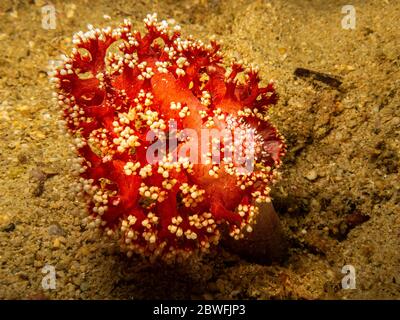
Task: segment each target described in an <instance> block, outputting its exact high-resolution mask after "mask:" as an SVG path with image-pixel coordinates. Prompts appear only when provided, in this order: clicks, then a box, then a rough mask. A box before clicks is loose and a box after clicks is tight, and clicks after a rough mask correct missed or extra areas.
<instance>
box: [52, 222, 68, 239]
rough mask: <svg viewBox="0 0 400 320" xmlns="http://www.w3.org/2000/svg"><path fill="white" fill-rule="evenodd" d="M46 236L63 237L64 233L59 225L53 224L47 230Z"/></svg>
mask: <svg viewBox="0 0 400 320" xmlns="http://www.w3.org/2000/svg"><path fill="white" fill-rule="evenodd" d="M48 234H49V235H51V236H63V237H64V236H65V235H66V232H65V231H64V229H63V228H61V227H60V225H59V224H58V223H54V224H52V225H50V227H49V229H48Z"/></svg>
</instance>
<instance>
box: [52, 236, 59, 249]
mask: <svg viewBox="0 0 400 320" xmlns="http://www.w3.org/2000/svg"><path fill="white" fill-rule="evenodd" d="M60 246H61V241H60V239H59V238H55V239H54V240H53V248H54V249H58V248H60Z"/></svg>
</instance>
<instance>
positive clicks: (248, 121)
mask: <svg viewBox="0 0 400 320" xmlns="http://www.w3.org/2000/svg"><path fill="white" fill-rule="evenodd" d="M144 21H145V25H146V28H147V32H146V33H145V34H144V35H143V34H141V33H140V32H138V31H132V30H131V24H130V22H129V21H124V23H123V24H122V25H121V26H120V27H118V28H114V29H112V28H104V29H95V28H93V27H92V26H89V31H88V32H86V33H83V32H78V33H77V34H75V36H74V38H73V43H74V45H75V47H74V48H73V49H72V53H71V55H70V56H69V57H66V56H64V57H63V61H62V63H61V65H60V66H58V67H57V68H56V69H55V71H54V72H53V74H52V81H53V82H54V84H55V86H56V88H57V91H58V101H59V104H60V105H61V106H62V107H63V116H64V120H65V123H66V126H67V127H68V129H69V131H70V132H71V134H72V135H73V136H74V141H75V146H76V151H77V153H78V154H79V158H78V160H77V161H76V162H75V164H76V170H77V171H78V172H79V176H80V178H79V179H80V182H79V183H80V188H81V190H82V191H83V192H84V193H85V194H86V196H87V197H88V199H89V208H88V210H89V213H90V214H89V217H88V218H87V220H88V224H89V226H90V227H100V228H101V229H103V230H104V231H105V232H106V233H107V234H108V235H110V236H112V235H114V236H116V237H118V238H120V240H121V248H122V249H123V251H125V252H126V253H127V255H128V256H131V255H132V254H133V253H138V254H141V255H143V256H147V257H150V258H155V257H158V256H160V257H162V258H163V259H165V260H169V259H171V258H174V257H176V256H177V255H180V256H183V257H185V256H188V255H189V254H190V253H192V252H195V251H199V250H200V251H203V252H204V251H208V249H209V248H210V246H211V245H215V244H217V243H218V242H219V240H220V238H221V234H222V233H223V231H222V230H223V229H224V226H227V229H228V231H229V234H230V236H232V237H234V238H235V239H240V238H242V237H243V234H244V233H245V232H251V231H252V225H253V224H254V223H255V222H256V218H257V214H258V207H257V203H261V202H269V201H270V198H269V191H270V188H269V186H270V185H271V184H272V183H273V182H274V181H275V180H276V179H277V177H278V176H279V172H278V171H277V168H278V167H279V166H280V164H281V157H282V156H283V155H284V153H285V148H286V147H285V144H284V142H283V137H282V136H281V135H280V134H279V133H278V132H277V130H276V129H275V127H274V126H273V125H272V124H271V123H270V122H269V118H268V115H267V110H268V107H269V106H270V105H273V104H275V103H276V101H277V95H276V93H275V90H274V88H273V84H272V83H270V84H268V85H267V86H266V87H261V86H259V81H260V79H259V76H258V71H257V70H256V69H255V68H245V67H244V66H242V65H241V64H240V63H236V62H233V63H232V64H231V65H230V66H229V67H227V68H225V67H224V65H223V60H222V56H221V53H220V52H219V45H218V44H217V43H216V42H213V41H212V42H211V43H210V44H209V45H205V44H204V43H203V42H201V41H197V40H194V39H193V38H192V37H191V36H190V37H189V38H187V39H184V38H182V37H181V34H180V32H179V31H180V27H179V26H177V25H175V26H174V27H172V26H170V23H168V22H166V21H161V22H158V21H157V18H156V15H148V16H147V18H146V19H145V20H144ZM113 48H114V50H112V49H113ZM239 79H241V80H239ZM171 123H172V124H173V125H172V126H171ZM171 128H172V129H173V130H175V131H174V134H175V133H176V136H177V137H178V139H177V142H176V143H175V145H174V144H173V143H172V139H171V136H173V133H172V132H171ZM186 129H190V130H191V132H192V133H195V135H196V134H198V135H199V136H201V134H202V133H203V132H205V130H204V129H209V130H212V129H214V132H215V130H216V131H217V132H218V131H223V129H225V130H224V132H225V133H227V132H228V133H230V132H231V133H232V135H231V136H230V138H231V139H228V138H226V139H225V138H224V139H220V140H219V141H218V142H217V144H216V146H217V147H216V148H215V144H213V143H214V142H215V141H214V140H211V142H210V141H209V140H206V141H207V143H206V147H205V149H202V148H201V147H200V146H199V145H198V144H197V143H195V142H196V139H195V137H193V136H187V135H186V136H185V135H184V134H183V135H182V134H181V135H180V133H178V132H180V130H181V131H182V130H183V131H185V130H186ZM236 129H242V131H238V132H239V133H240V132H241V133H243V132H245V133H247V134H249V135H251V136H252V137H253V138H254V139H253V140H254V141H253V142H254V143H253V144H252V143H251V141H250V142H246V138H248V137H246V134H244V135H243V134H237V131H235V130H236ZM168 130H169V131H168ZM149 132H153V133H154V134H153V137H152V138H151V139H149ZM157 138H158V142H160V141H161V142H163V141H164V142H166V141H168V147H167V148H166V149H165V150H164V151H165V152H162V150H159V151H158V153H157V151H156V152H154V154H153V157H152V160H151V159H149V150H150V149H151V148H152V146H153V147H154V143H155V141H157ZM163 139H164V140H163ZM213 139H214V138H213ZM203 140H204V139H203V137H202V141H203ZM233 140H234V142H232V141H233ZM250 140H251V139H250ZM203 142H204V141H203ZM232 143H233V146H235V147H238V146H239V147H243V148H245V149H246V147H247V149H246V151H243V148H242V149H240V148H239V150H241V151H238V150H237V149H235V148H232ZM203 144H204V143H203ZM209 147H211V149H209ZM203 148H204V146H203ZM229 148H230V149H229ZM228 149H229V150H231V151H232V152H233V150H234V151H235V155H236V154H240V155H242V158H240V157H237V158H235V157H232V153H231V154H230V156H229V155H228V156H227V155H226V154H229V153H228V152H227V151H228ZM249 150H250V151H249ZM186 151H190V152H189V154H188V153H187V152H186ZM251 152H252V153H251ZM178 153H179V155H178V156H177V154H178ZM182 154H183V156H182ZM216 155H217V156H221V157H220V158H219V161H215V157H214V156H216ZM217 158H218V157H217ZM233 158H234V159H233ZM243 158H244V160H245V161H246V164H250V167H246V169H244V168H243V166H240V164H241V163H240V162H239V160H238V159H243ZM154 159H156V161H153V160H154ZM235 159H236V160H235ZM150 160H151V161H150ZM217 160H218V159H217ZM249 168H250V169H249Z"/></svg>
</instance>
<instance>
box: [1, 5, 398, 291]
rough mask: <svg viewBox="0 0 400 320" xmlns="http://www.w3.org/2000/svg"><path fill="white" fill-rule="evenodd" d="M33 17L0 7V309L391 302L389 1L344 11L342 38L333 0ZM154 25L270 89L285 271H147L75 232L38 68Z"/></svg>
mask: <svg viewBox="0 0 400 320" xmlns="http://www.w3.org/2000/svg"><path fill="white" fill-rule="evenodd" d="M45 4H46V1H44V0H37V1H1V4H0V17H1V19H0V165H1V168H2V170H0V248H1V250H0V298H2V299H34V298H37V299H69V298H72V299H157V298H161V299H167V298H171V299H183V298H186V299H196V298H197V299H326V298H330V299H344V298H347V299H360V298H361V299H393V298H399V297H400V253H399V252H400V251H399V240H400V229H399V227H400V192H399V190H400V182H399V164H400V162H399V159H400V158H399V157H400V155H399V151H400V98H399V97H400V92H399V91H400V89H399V88H400V74H399V67H400V45H399V39H400V31H399V28H398V23H399V19H400V3H399V2H397V1H393V0H387V1H378V0H376V1H372V0H370V1H352V5H353V6H354V8H355V9H356V27H355V29H354V30H346V29H343V28H342V25H341V20H342V19H343V16H344V14H343V13H342V12H341V8H342V5H343V2H342V1H333V0H332V1H322V0H321V1H317V0H314V1H295V0H288V1H283V0H277V1H270V2H268V1H254V0H243V1H218V0H210V1H206V0H204V1H201V0H197V1H172V0H171V1H119V0H115V1H96V2H93V1H54V2H53V4H54V5H55V8H56V10H57V20H56V22H57V25H56V28H55V29H54V30H47V29H44V28H42V13H41V8H42V6H43V5H45ZM151 12H157V13H158V15H159V17H160V18H174V19H175V20H176V21H177V22H178V23H179V24H180V25H181V26H182V29H183V33H184V34H186V35H188V34H193V35H194V36H195V37H196V38H199V39H202V40H204V41H207V40H209V39H210V38H211V37H212V36H213V35H215V37H216V39H217V40H220V41H221V42H222V50H223V52H224V53H225V54H226V56H227V57H228V58H229V57H231V58H236V59H244V60H246V61H248V62H252V63H255V64H257V65H258V66H259V67H260V73H261V76H262V78H263V79H264V80H265V81H268V80H269V79H274V80H275V82H276V87H277V91H278V93H279V95H280V100H279V103H278V105H277V106H275V107H274V108H273V109H272V110H271V117H272V120H273V122H274V123H275V124H276V126H277V127H278V128H279V129H280V131H281V132H282V134H283V135H284V136H285V137H286V140H287V144H288V154H287V156H286V157H285V159H284V165H283V167H282V168H283V176H282V179H281V181H280V182H279V183H278V184H277V185H275V186H274V188H273V193H272V196H273V202H274V205H275V207H276V209H277V211H278V213H279V215H280V217H281V221H282V224H283V227H284V230H285V233H286V235H287V237H288V240H289V254H288V257H287V258H286V259H285V260H284V261H283V262H282V263H279V264H274V265H272V266H265V265H259V264H254V263H250V262H248V261H246V260H244V259H242V258H241V257H238V256H236V255H234V254H232V253H230V252H229V251H227V250H224V248H223V247H219V248H217V249H216V250H215V251H214V252H212V253H211V254H210V255H208V256H205V257H202V258H196V259H193V260H192V261H189V262H187V263H186V264H184V265H173V266H165V265H162V264H160V263H156V264H150V263H147V262H144V261H141V260H140V259H137V258H133V259H127V258H126V257H125V256H124V255H123V254H121V253H120V252H119V248H118V245H116V244H115V243H114V242H112V241H110V240H108V239H107V238H105V237H100V236H99V235H98V234H96V233H95V232H93V231H90V230H87V229H86V227H85V226H84V225H83V224H82V217H84V216H85V208H84V204H83V201H82V199H79V198H77V197H76V195H75V193H74V191H73V190H71V185H72V183H73V182H74V180H75V178H74V177H73V176H71V174H70V167H69V165H68V162H67V159H69V158H73V157H74V154H73V152H72V151H71V148H70V143H71V138H69V137H68V136H65V135H63V134H62V133H61V131H60V130H59V128H58V124H57V120H58V107H57V105H56V104H55V103H54V102H53V101H52V99H51V97H52V88H51V86H50V85H49V82H48V77H47V66H48V64H49V61H50V60H52V59H58V57H59V55H60V54H61V53H64V52H69V50H70V49H71V38H72V34H73V33H74V32H77V31H79V30H86V25H87V24H88V23H90V24H93V25H95V26H100V27H103V26H107V25H117V24H118V23H120V22H121V21H122V20H123V19H124V18H129V19H131V21H132V23H133V25H134V26H141V25H142V20H143V18H144V17H145V16H146V14H147V13H151ZM107 16H109V17H111V20H109V19H107ZM296 68H306V69H309V70H313V71H318V72H322V73H326V74H330V75H332V76H334V77H335V78H337V79H339V81H340V82H341V85H340V86H335V85H332V83H329V82H328V83H324V82H321V81H319V80H318V79H316V78H315V77H309V76H296V75H295V70H296ZM45 265H52V266H54V267H55V270H56V279H57V286H56V289H55V290H44V289H43V288H42V279H43V276H44V275H43V274H42V272H41V271H42V268H43V267H44V266H45ZM344 265H352V266H354V268H355V271H356V288H355V289H352V290H345V289H343V288H342V285H341V281H342V278H343V276H344V274H342V272H341V271H342V267H343V266H344Z"/></svg>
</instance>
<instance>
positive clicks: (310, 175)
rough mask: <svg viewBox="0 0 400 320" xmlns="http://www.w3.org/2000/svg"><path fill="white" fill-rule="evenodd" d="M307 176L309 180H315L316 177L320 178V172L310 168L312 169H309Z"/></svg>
mask: <svg viewBox="0 0 400 320" xmlns="http://www.w3.org/2000/svg"><path fill="white" fill-rule="evenodd" d="M305 177H306V178H307V179H308V180H310V181H313V180H315V179H317V178H318V173H317V171H315V170H310V171H308V172H307V173H306V175H305Z"/></svg>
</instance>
